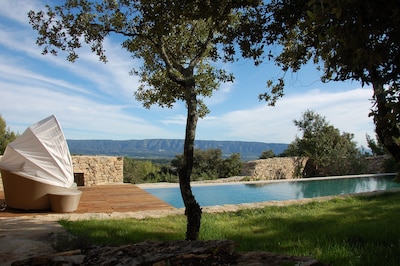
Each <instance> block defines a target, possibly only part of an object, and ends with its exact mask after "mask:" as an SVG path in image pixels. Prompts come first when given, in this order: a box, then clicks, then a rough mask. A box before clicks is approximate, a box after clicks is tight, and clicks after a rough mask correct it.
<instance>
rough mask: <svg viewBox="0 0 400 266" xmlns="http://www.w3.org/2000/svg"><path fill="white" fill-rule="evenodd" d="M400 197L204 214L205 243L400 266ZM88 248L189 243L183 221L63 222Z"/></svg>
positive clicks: (335, 261) (175, 218) (337, 261)
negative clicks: (226, 242) (214, 241)
mask: <svg viewBox="0 0 400 266" xmlns="http://www.w3.org/2000/svg"><path fill="white" fill-rule="evenodd" d="M399 219H400V192H395V193H384V194H378V195H374V196H352V197H344V198H342V197H338V198H335V199H332V200H327V201H314V202H311V203H307V204H293V205H288V206H284V207H281V206H268V207H264V208H259V209H249V210H241V211H238V212H227V213H221V214H207V213H204V214H203V217H202V224H201V231H200V240H210V239H231V240H233V241H235V242H236V243H237V244H238V246H237V251H268V252H275V253H281V254H289V255H297V256H311V257H313V258H315V259H317V260H319V261H321V262H323V263H326V264H329V265H340V266H342V265H385V266H386V265H399V264H400V226H399ZM60 223H61V225H63V226H64V227H65V228H66V229H68V230H69V231H70V232H71V233H72V234H74V235H76V236H78V237H79V239H80V241H81V243H86V244H129V243H137V242H141V241H145V240H154V241H165V240H181V239H184V235H185V230H186V217H185V216H183V215H178V216H168V217H164V218H148V219H143V220H136V219H121V220H86V221H67V220H62V221H60Z"/></svg>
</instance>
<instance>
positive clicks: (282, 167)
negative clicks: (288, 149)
mask: <svg viewBox="0 0 400 266" xmlns="http://www.w3.org/2000/svg"><path fill="white" fill-rule="evenodd" d="M306 161H307V159H306V158H301V157H274V158H269V159H260V160H255V161H249V162H247V163H245V164H244V166H243V170H242V175H243V176H248V177H249V179H250V180H275V179H293V178H297V177H298V175H296V173H301V172H302V171H303V169H304V166H305V164H306Z"/></svg>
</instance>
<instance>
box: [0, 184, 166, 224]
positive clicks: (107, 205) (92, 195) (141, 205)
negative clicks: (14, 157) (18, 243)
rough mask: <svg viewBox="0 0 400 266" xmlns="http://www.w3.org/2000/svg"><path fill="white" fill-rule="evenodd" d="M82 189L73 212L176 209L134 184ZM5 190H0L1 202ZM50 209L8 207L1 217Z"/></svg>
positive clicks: (42, 213)
mask: <svg viewBox="0 0 400 266" xmlns="http://www.w3.org/2000/svg"><path fill="white" fill-rule="evenodd" d="M78 189H79V190H81V191H82V196H81V199H80V202H79V206H78V209H77V210H76V211H75V212H73V213H112V212H138V211H148V210H167V209H174V207H173V206H171V205H169V204H168V203H166V202H164V201H162V200H160V199H158V198H157V197H155V196H153V195H151V194H150V193H148V192H146V191H145V190H143V189H141V188H139V187H137V186H135V185H132V184H112V185H98V186H93V187H78ZM4 200H5V199H4V192H3V191H0V202H3V201H4ZM49 213H51V212H50V211H23V210H14V209H9V208H7V209H6V210H5V211H2V212H0V217H14V216H15V217H18V216H27V215H28V216H29V215H46V214H49Z"/></svg>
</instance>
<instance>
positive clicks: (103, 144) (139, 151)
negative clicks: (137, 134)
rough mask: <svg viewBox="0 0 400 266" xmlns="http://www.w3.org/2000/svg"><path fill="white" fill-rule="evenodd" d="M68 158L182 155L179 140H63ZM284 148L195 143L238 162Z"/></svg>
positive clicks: (245, 143)
mask: <svg viewBox="0 0 400 266" xmlns="http://www.w3.org/2000/svg"><path fill="white" fill-rule="evenodd" d="M67 143H68V146H69V149H70V152H71V154H79V155H107V156H126V157H132V158H149V159H150V158H154V159H159V158H163V159H172V158H174V157H175V155H178V154H182V153H183V144H184V140H183V139H142V140H135V139H132V140H106V139H104V140H67ZM287 147H288V144H284V143H265V142H255V141H230V140H224V141H220V140H196V141H195V148H197V149H203V150H205V149H220V150H221V151H222V154H223V156H224V157H228V156H230V155H231V154H234V153H240V156H241V158H242V160H255V159H257V158H259V157H260V155H261V154H262V152H264V151H267V150H272V151H273V152H274V153H275V154H280V153H282V152H283V151H284V150H285V149H286V148H287Z"/></svg>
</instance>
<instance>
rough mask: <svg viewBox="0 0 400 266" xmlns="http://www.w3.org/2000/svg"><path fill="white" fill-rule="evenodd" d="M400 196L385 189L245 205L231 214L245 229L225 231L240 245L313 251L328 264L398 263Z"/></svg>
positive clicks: (294, 252) (305, 253)
mask: <svg viewBox="0 0 400 266" xmlns="http://www.w3.org/2000/svg"><path fill="white" fill-rule="evenodd" d="M399 200H400V193H385V194H382V195H378V196H371V197H360V196H355V197H351V198H344V199H342V198H338V199H334V200H330V201H326V202H312V203H309V204H304V205H293V206H286V207H267V208H264V209H259V210H254V211H253V210H244V211H241V212H238V213H236V214H232V215H233V216H236V222H237V226H239V225H245V228H246V229H244V230H242V231H241V232H240V233H238V232H237V231H236V232H235V231H229V232H227V234H226V237H227V238H229V239H232V240H234V241H236V242H237V243H239V247H238V249H240V250H241V251H250V250H267V251H272V252H277V253H288V254H291V255H301V256H312V257H314V258H317V259H318V260H320V261H322V262H325V263H328V264H329V265H379V264H381V265H398V262H399V261H400V228H399V227H398V226H397V224H398V217H399V214H400V205H399V204H398V202H399ZM232 219H233V220H235V218H233V217H232ZM231 226H232V227H233V228H235V225H231Z"/></svg>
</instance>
